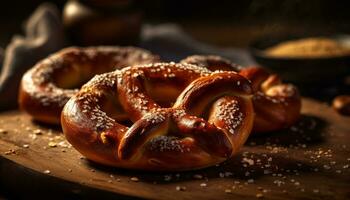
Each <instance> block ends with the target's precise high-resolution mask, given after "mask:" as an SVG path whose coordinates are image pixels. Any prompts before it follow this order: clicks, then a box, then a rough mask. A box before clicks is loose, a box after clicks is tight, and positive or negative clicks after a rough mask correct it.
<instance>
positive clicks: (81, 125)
mask: <svg viewBox="0 0 350 200" xmlns="http://www.w3.org/2000/svg"><path fill="white" fill-rule="evenodd" d="M238 82H239V84H237V83H238ZM180 83H181V84H180ZM157 87H165V88H167V89H166V90H161V89H157ZM217 87H219V88H221V89H220V90H217V89H216V88H217ZM251 92H252V89H251V87H250V83H249V81H248V80H246V79H245V78H243V77H242V76H240V75H238V74H237V73H235V72H218V73H212V72H211V71H209V70H207V69H205V68H201V67H197V66H194V65H189V64H175V63H157V64H149V65H140V66H133V67H128V68H124V69H122V70H117V71H114V72H111V73H107V74H102V75H98V76H96V77H95V78H93V79H92V80H90V81H89V82H88V83H87V84H85V85H84V86H83V87H82V89H81V90H80V91H79V92H78V93H77V94H76V95H74V96H73V97H72V98H71V99H70V100H69V101H68V103H67V104H66V105H65V107H64V109H63V112H62V115H61V121H62V127H63V132H64V134H65V135H66V138H67V140H68V141H69V142H70V143H71V144H72V145H73V146H74V147H75V148H76V149H77V150H78V151H79V152H81V153H82V154H83V155H85V156H86V157H87V158H89V159H91V160H94V161H96V162H99V163H102V164H106V165H112V166H117V167H123V168H129V169H143V170H157V171H165V170H171V171H180V170H189V169H196V168H203V167H207V166H211V165H215V164H217V163H220V162H222V161H224V160H226V159H228V158H230V157H231V156H232V155H233V154H235V153H236V152H237V151H238V149H239V148H240V147H241V146H242V145H243V143H244V141H245V140H246V138H247V137H248V135H249V133H250V131H251V128H252V126H253V118H254V113H253V105H252V101H251V99H252V95H251ZM169 97H171V98H169ZM168 101H171V102H173V103H169V102H168ZM166 102H168V103H166ZM161 103H164V104H161ZM111 105H113V106H111ZM111 108H112V109H111ZM228 111H229V112H228ZM121 116H127V117H128V119H129V120H131V121H132V125H131V126H130V127H129V126H127V125H123V123H122V122H121V121H120V119H121V118H123V117H121Z"/></svg>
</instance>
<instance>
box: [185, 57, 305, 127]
mask: <svg viewBox="0 0 350 200" xmlns="http://www.w3.org/2000/svg"><path fill="white" fill-rule="evenodd" d="M181 63H191V64H194V65H197V66H201V67H205V68H208V69H210V70H221V71H237V72H238V73H239V74H240V75H242V76H244V77H246V78H247V79H248V80H250V81H251V83H252V87H253V91H254V98H253V104H254V111H255V113H256V116H255V120H254V127H253V132H269V131H276V130H280V129H283V128H287V127H289V126H291V125H293V124H294V123H295V122H296V121H297V120H298V119H299V116H300V109H301V99H300V95H299V92H298V90H297V88H296V87H295V86H294V85H291V84H284V83H282V81H281V79H280V78H279V76H278V75H276V74H270V73H268V72H267V71H266V70H264V69H263V68H260V67H248V68H241V67H238V66H237V65H236V64H233V63H231V62H230V61H228V60H227V59H224V58H222V57H220V56H200V55H194V56H190V57H187V58H185V59H184V60H182V61H181Z"/></svg>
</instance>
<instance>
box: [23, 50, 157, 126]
mask: <svg viewBox="0 0 350 200" xmlns="http://www.w3.org/2000/svg"><path fill="white" fill-rule="evenodd" d="M155 61H159V57H158V56H156V55H152V54H151V53H150V52H148V51H146V50H143V49H139V48H134V47H107V46H104V47H88V48H78V47H70V48H66V49H63V50H61V51H59V52H57V53H55V54H53V55H51V56H49V57H48V58H46V59H44V60H42V61H40V62H39V63H37V64H36V65H35V66H34V67H33V68H32V69H30V70H29V71H28V72H26V73H25V75H24V76H23V78H22V81H21V85H20V91H19V105H20V108H21V109H22V110H24V111H26V112H27V113H29V114H30V115H31V116H32V117H33V118H34V119H36V120H38V121H41V122H45V123H50V124H59V122H60V113H61V111H62V108H63V106H64V104H65V103H66V102H67V101H68V100H69V98H70V97H72V96H73V95H74V94H75V93H77V91H78V90H77V89H71V88H79V87H80V86H81V85H82V84H84V83H85V82H87V81H88V80H89V79H90V78H92V77H93V76H94V75H95V74H101V73H104V72H109V71H113V70H115V69H120V68H123V67H126V66H129V65H134V64H146V63H151V62H155Z"/></svg>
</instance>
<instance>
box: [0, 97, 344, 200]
mask: <svg viewBox="0 0 350 200" xmlns="http://www.w3.org/2000/svg"><path fill="white" fill-rule="evenodd" d="M302 113H303V116H302V118H301V120H300V121H299V122H298V123H297V124H296V125H295V126H293V127H292V128H290V129H288V130H285V131H281V132H278V133H271V134H267V135H261V136H255V137H250V139H249V140H248V141H247V144H246V146H245V147H244V148H243V149H242V151H241V153H240V154H239V155H237V156H236V157H234V158H233V159H232V160H230V161H228V162H225V163H223V164H222V165H220V166H214V167H211V168H207V169H203V170H197V171H190V172H181V173H176V172H173V173H155V172H153V173H150V172H143V171H130V170H125V169H116V168H109V167H104V166H101V165H98V164H95V163H92V162H89V161H88V160H86V159H85V158H83V157H82V156H81V155H80V154H79V153H78V152H77V151H76V150H75V149H74V148H72V147H71V146H70V145H69V144H68V143H67V142H66V141H65V139H64V136H63V135H62V133H61V131H60V128H58V127H47V126H44V125H42V124H38V123H35V122H33V121H31V120H30V117H29V116H28V115H26V114H24V113H22V112H19V111H11V112H4V113H0V155H1V156H0V187H1V188H3V189H4V188H5V189H6V190H7V191H17V194H15V196H16V195H17V197H23V196H24V195H25V194H26V195H27V194H28V195H39V196H41V197H42V196H44V197H49V198H51V199H55V198H65V199H70V198H77V197H78V198H79V197H85V198H86V197H89V198H98V197H100V198H102V197H103V198H116V197H119V198H121V199H127V198H148V199H241V198H243V197H244V198H253V199H255V198H264V199H350V176H349V175H350V170H349V165H350V144H349V139H350V118H349V117H348V118H346V117H341V116H340V115H338V114H337V113H335V112H334V111H333V110H332V109H331V108H329V107H328V106H327V105H326V104H323V103H320V102H317V101H314V100H311V99H304V100H303V109H302Z"/></svg>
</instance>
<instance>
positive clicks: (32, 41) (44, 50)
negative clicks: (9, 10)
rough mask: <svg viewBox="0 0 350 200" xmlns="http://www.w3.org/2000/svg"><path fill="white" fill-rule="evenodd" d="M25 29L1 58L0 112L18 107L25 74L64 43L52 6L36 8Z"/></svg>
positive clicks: (61, 30)
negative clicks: (18, 96) (21, 82)
mask: <svg viewBox="0 0 350 200" xmlns="http://www.w3.org/2000/svg"><path fill="white" fill-rule="evenodd" d="M24 29H25V35H24V36H20V35H16V36H14V37H13V38H12V41H11V42H10V44H9V45H8V46H7V47H6V49H5V52H4V54H3V56H1V55H0V62H1V63H2V68H1V74H0V109H1V110H4V109H10V108H13V107H15V106H16V105H17V94H18V92H17V91H18V87H19V83H20V80H21V78H22V75H23V74H24V72H26V71H27V70H28V69H29V68H31V67H32V66H33V65H35V63H36V62H37V61H39V60H40V59H43V58H45V57H46V56H48V55H49V54H50V53H53V52H55V51H57V50H59V49H61V48H62V47H63V46H64V44H65V43H64V33H63V29H62V24H61V18H60V14H59V11H58V9H57V8H56V7H55V6H54V5H52V4H48V3H45V4H43V5H41V6H39V7H38V8H37V10H35V11H34V14H33V15H32V16H30V17H29V19H28V21H27V22H26V24H25V28H24Z"/></svg>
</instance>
